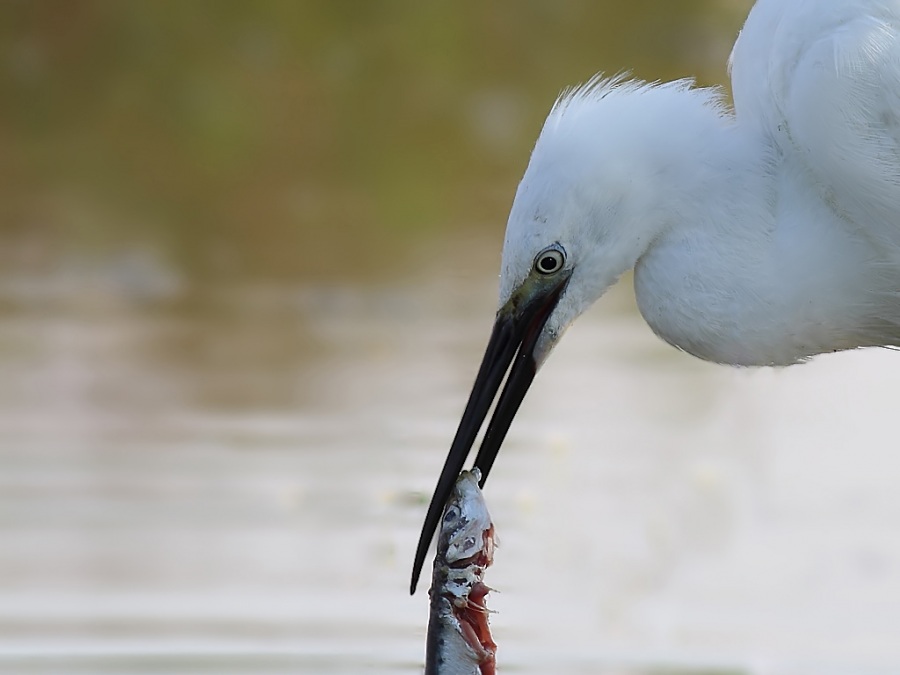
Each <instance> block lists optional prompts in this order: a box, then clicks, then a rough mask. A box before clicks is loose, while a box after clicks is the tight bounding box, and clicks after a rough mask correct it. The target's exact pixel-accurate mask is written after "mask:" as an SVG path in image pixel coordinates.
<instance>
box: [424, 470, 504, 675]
mask: <svg viewBox="0 0 900 675" xmlns="http://www.w3.org/2000/svg"><path fill="white" fill-rule="evenodd" d="M479 480H481V472H480V471H479V470H478V469H474V470H472V471H463V472H462V473H461V474H460V476H459V478H458V479H457V481H456V484H455V485H454V487H453V492H452V494H451V495H450V499H449V500H448V501H447V505H446V506H445V507H444V513H443V516H442V518H441V523H440V529H439V531H438V540H437V553H436V555H435V558H434V571H433V573H432V581H431V589H430V590H429V592H428V594H429V596H430V597H431V608H430V614H429V619H428V637H427V640H426V647H425V675H495V673H496V661H495V654H496V650H497V645H496V644H495V643H494V641H493V639H492V638H491V632H490V626H489V625H488V610H487V607H486V606H485V604H484V600H485V596H486V595H487V594H488V592H489V591H490V590H491V589H490V588H488V587H487V586H486V585H485V584H484V581H483V579H484V571H485V569H487V568H488V567H489V566H490V565H491V563H492V562H493V558H494V525H493V523H492V522H491V516H490V514H489V513H488V510H487V505H486V504H485V502H484V497H483V496H482V494H481V490H480V489H479V487H478V482H479Z"/></svg>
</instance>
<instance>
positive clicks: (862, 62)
mask: <svg viewBox="0 0 900 675" xmlns="http://www.w3.org/2000/svg"><path fill="white" fill-rule="evenodd" d="M730 65H731V79H732V89H733V95H734V109H733V110H731V109H729V108H728V106H727V105H726V104H725V103H724V102H723V100H722V96H721V94H720V92H719V91H717V90H714V89H703V88H696V87H694V86H692V83H691V82H687V81H679V82H671V83H667V84H658V83H654V84H648V83H644V82H631V81H625V80H623V79H620V78H613V79H603V78H597V79H594V80H592V81H590V82H588V83H587V84H585V85H583V86H581V87H578V88H576V89H574V90H571V91H569V92H567V93H565V94H563V96H562V97H561V98H560V99H559V100H557V102H556V104H555V105H554V106H553V108H552V110H551V111H550V114H549V116H548V118H547V121H546V122H545V124H544V127H543V130H542V131H541V134H540V137H539V138H538V140H537V143H536V145H535V148H534V151H533V153H532V156H531V161H530V163H529V165H528V168H527V170H526V171H525V175H524V177H523V178H522V181H521V183H520V184H519V188H518V191H517V193H516V196H515V201H514V203H513V206H512V210H511V213H510V216H509V222H508V225H507V230H506V240H505V243H504V246H503V259H502V271H501V279H500V303H499V304H500V309H499V310H498V312H497V317H496V323H495V325H494V331H493V333H492V335H491V338H490V342H489V344H488V347H487V351H486V353H485V356H484V360H483V362H482V365H481V369H480V371H479V373H478V376H477V379H476V381H475V384H474V387H473V390H472V394H471V396H470V398H469V402H468V405H467V407H466V410H465V412H464V414H463V417H462V421H461V422H460V425H459V429H458V431H457V434H456V437H455V438H454V440H453V444H452V446H451V449H450V453H449V456H448V457H447V461H446V463H445V465H444V468H443V472H442V474H441V477H440V480H439V481H438V485H437V488H436V491H435V494H434V497H433V499H432V502H431V505H430V507H429V510H428V515H427V516H426V520H425V525H424V528H423V530H422V536H421V538H420V541H419V547H418V551H417V554H416V562H415V567H414V571H413V578H412V589H413V590H414V588H415V585H416V580H417V578H418V573H419V570H420V568H421V564H422V561H423V559H424V556H425V551H426V549H427V546H428V543H429V541H430V539H431V536H432V533H433V532H434V529H435V526H436V522H437V519H438V518H439V517H440V513H441V509H442V507H443V504H444V502H445V501H446V498H447V495H448V494H449V491H450V490H451V488H452V486H453V483H454V481H455V479H456V477H457V475H458V474H459V472H460V470H461V468H462V465H463V463H464V461H465V458H466V456H467V455H468V452H469V450H470V448H471V446H472V443H473V442H474V439H475V436H476V435H477V433H478V430H479V428H480V427H481V424H482V422H483V421H484V418H485V417H486V415H487V412H488V409H489V408H490V405H491V403H492V401H493V400H494V397H495V396H496V393H497V391H498V389H499V387H500V383H501V381H502V379H503V377H504V375H505V374H506V372H507V370H509V376H508V377H507V382H506V385H505V386H504V389H503V392H502V393H501V395H500V398H499V400H498V402H497V406H496V408H495V411H494V415H493V417H492V418H491V421H490V423H489V424H488V428H487V432H486V433H485V438H484V441H483V443H482V445H481V448H480V450H479V452H478V456H477V457H476V459H475V466H476V467H477V468H478V469H480V470H481V472H482V475H483V479H482V481H483V480H484V479H486V478H487V475H488V473H489V471H490V469H491V465H492V464H493V461H494V458H495V457H496V454H497V452H498V450H499V448H500V444H501V443H502V441H503V438H504V436H505V435H506V431H507V429H508V428H509V425H510V423H511V422H512V419H513V416H514V415H515V413H516V410H517V409H518V407H519V404H520V403H521V401H522V398H523V397H524V395H525V392H526V391H527V389H528V387H529V385H530V383H531V381H532V379H533V377H534V374H535V372H536V371H537V369H538V368H539V367H540V365H541V364H542V363H543V362H544V360H545V358H546V357H547V355H548V353H549V352H550V350H551V349H552V348H553V346H554V345H555V344H556V342H557V341H558V340H559V338H560V336H561V335H562V333H563V331H564V330H565V329H566V327H567V326H568V325H569V324H570V323H571V322H572V321H574V320H575V318H576V317H578V316H579V315H580V314H581V313H582V312H583V311H584V310H585V309H587V307H589V306H590V305H591V304H592V303H593V302H594V301H595V300H597V299H598V298H599V297H600V296H601V295H603V293H604V292H605V291H606V290H607V289H608V288H609V287H610V286H611V285H612V284H613V283H615V281H616V280H617V279H618V278H619V277H620V276H621V275H622V274H623V273H624V272H626V271H628V270H630V269H634V287H635V294H636V297H637V302H638V306H639V308H640V311H641V314H642V315H643V317H644V319H646V321H647V323H649V324H650V327H651V328H652V329H653V331H654V332H655V333H656V334H657V335H658V336H660V337H661V338H662V339H664V340H666V341H667V342H669V343H671V344H672V345H674V346H676V347H678V348H680V349H682V350H684V351H686V352H690V353H691V354H694V355H696V356H698V357H700V358H703V359H707V360H710V361H715V362H719V363H724V364H733V365H742V366H775V365H790V364H793V363H797V362H799V361H803V360H804V359H807V358H809V357H811V356H813V355H815V354H820V353H823V352H834V351H840V350H844V349H853V348H857V347H866V346H877V345H880V346H891V345H898V344H900V0H758V2H757V3H756V4H755V6H754V7H753V9H752V10H751V11H750V15H749V17H748V18H747V21H746V23H745V25H744V28H743V30H742V31H741V33H740V35H739V37H738V40H737V42H736V44H735V46H734V50H733V52H732V55H731V64H730ZM510 364H512V365H511V368H510Z"/></svg>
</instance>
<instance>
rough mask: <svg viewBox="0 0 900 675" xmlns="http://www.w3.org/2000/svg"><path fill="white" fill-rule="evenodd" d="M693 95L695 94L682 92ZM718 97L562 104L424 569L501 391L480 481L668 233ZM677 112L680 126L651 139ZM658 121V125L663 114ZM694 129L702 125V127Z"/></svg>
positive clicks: (536, 174) (544, 140)
mask: <svg viewBox="0 0 900 675" xmlns="http://www.w3.org/2000/svg"><path fill="white" fill-rule="evenodd" d="M685 94H688V95H685ZM717 106H718V99H717V96H716V95H715V93H713V92H710V91H709V90H697V89H691V88H690V83H689V82H674V83H669V84H665V85H649V84H646V83H640V82H626V81H623V80H621V79H618V78H614V79H612V80H603V79H595V80H592V81H591V82H589V83H588V84H586V85H584V86H582V87H579V88H577V89H575V90H573V91H571V92H568V93H565V94H563V96H562V97H561V98H560V99H559V100H558V101H557V102H556V104H555V105H554V106H553V109H552V110H551V112H550V115H549V116H548V118H547V121H546V122H545V124H544V127H543V130H542V131H541V135H540V137H539V138H538V141H537V143H536V145H535V147H534V151H533V152H532V155H531V161H530V162H529V165H528V168H527V170H526V171H525V175H524V176H523V178H522V181H521V183H520V184H519V188H518V191H517V193H516V196H515V200H514V202H513V206H512V210H511V212H510V215H509V221H508V223H507V229H506V239H505V242H504V245H503V260H502V269H501V275H500V302H499V309H498V311H497V316H496V321H495V323H494V329H493V332H492V334H491V338H490V340H489V342H488V346H487V350H486V352H485V355H484V359H483V361H482V364H481V368H480V370H479V372H478V376H477V378H476V380H475V384H474V386H473V388H472V393H471V395H470V397H469V401H468V404H467V406H466V409H465V412H464V413H463V417H462V420H461V421H460V425H459V428H458V430H457V433H456V437H455V438H454V439H453V443H452V445H451V448H450V453H449V455H448V457H447V461H446V463H445V464H444V468H443V471H442V473H441V477H440V479H439V481H438V485H437V488H436V489H435V494H434V497H433V498H432V501H431V504H430V505H429V509H428V514H427V516H426V519H425V525H424V528H423V530H422V536H421V538H420V540H419V547H418V550H417V553H416V563H415V567H414V571H413V584H412V586H413V589H414V588H415V584H416V581H417V578H418V570H419V569H420V567H421V564H422V562H423V561H424V556H425V552H426V550H427V547H428V543H429V541H430V539H431V536H432V534H433V532H434V530H435V528H436V526H437V521H438V519H439V518H440V514H441V511H442V510H443V506H444V503H445V501H446V499H447V497H448V496H449V494H450V491H451V489H452V487H453V484H454V482H455V481H456V478H457V476H458V475H459V472H460V470H461V469H462V466H463V464H464V462H465V459H466V456H467V455H468V453H469V450H470V448H471V447H472V443H473V442H474V440H475V437H476V436H477V434H478V431H479V429H480V428H481V425H482V423H483V421H484V419H485V417H486V416H487V412H488V410H489V408H490V406H491V404H492V403H493V401H494V398H495V396H496V394H497V391H498V390H499V389H500V384H501V382H502V381H503V378H504V375H507V371H509V374H508V376H507V377H506V384H505V386H504V387H503V391H502V392H501V393H500V397H499V399H498V400H497V404H496V407H495V409H494V414H493V416H492V417H491V420H490V422H489V423H488V428H487V431H486V432H485V436H484V440H483V441H482V444H481V448H480V449H479V451H478V455H477V457H476V459H475V467H477V468H478V469H479V470H480V471H481V475H482V479H481V482H482V485H483V484H484V481H485V480H486V479H487V476H488V474H489V472H490V469H491V466H492V464H493V462H494V458H495V457H496V455H497V452H498V450H499V448H500V444H501V443H502V442H503V439H504V437H505V436H506V432H507V430H508V429H509V426H510V424H511V422H512V420H513V417H514V416H515V414H516V411H517V410H518V408H519V405H520V404H521V402H522V399H523V398H524V396H525V393H526V391H527V390H528V387H529V386H530V384H531V382H532V380H533V378H534V376H535V374H536V372H537V370H538V368H540V366H541V364H542V363H543V362H544V360H545V359H546V357H547V355H548V354H549V353H550V351H551V350H552V349H553V347H554V346H555V345H556V343H557V342H558V340H559V338H560V336H561V335H562V334H563V332H564V331H565V329H566V328H567V327H568V326H569V325H570V324H571V323H572V322H573V321H574V320H575V319H576V318H577V317H578V316H579V315H580V314H581V313H582V312H583V311H584V310H585V309H587V308H588V307H589V306H590V305H591V304H593V302H594V301H596V300H597V299H598V298H599V297H600V296H601V295H602V294H603V293H604V292H605V291H606V290H607V289H608V288H609V287H610V286H611V285H613V284H614V283H615V282H616V280H617V279H618V278H619V277H620V276H621V275H622V274H623V273H624V272H626V271H627V270H629V269H631V268H632V267H634V265H635V263H636V262H637V260H638V259H639V258H640V256H641V255H642V254H643V253H644V252H646V251H647V249H648V248H649V247H650V246H651V244H652V243H653V241H654V240H655V239H656V238H657V237H658V236H659V235H660V234H661V233H662V232H663V231H664V229H665V227H666V224H667V223H668V222H669V219H670V218H671V213H672V210H673V208H674V209H675V210H677V202H678V200H679V199H682V200H683V199H684V196H683V195H680V196H679V195H677V194H674V191H673V192H670V188H668V187H667V186H668V185H669V184H675V183H676V182H677V181H673V180H669V179H670V178H671V177H672V173H673V172H675V171H677V170H678V167H679V166H680V162H679V161H677V159H676V158H678V157H683V156H684V153H685V151H686V150H688V148H685V147H684V143H685V139H690V138H691V135H692V134H694V133H699V132H698V131H697V130H695V129H692V128H691V125H692V120H694V118H695V117H697V115H695V114H694V112H692V111H691V109H693V110H694V111H695V110H696V109H698V108H699V109H703V108H705V109H706V111H705V114H704V115H701V116H700V117H708V114H709V112H710V111H712V112H713V113H715V112H716V108H717ZM668 113H671V114H672V115H673V117H674V118H677V120H678V124H679V125H681V126H680V128H679V130H678V131H676V132H675V133H672V134H667V133H659V132H657V133H653V134H649V135H652V140H651V139H650V138H648V136H649V135H648V133H647V132H648V130H653V129H659V128H660V125H661V123H663V122H665V121H666V119H667V117H666V115H667V114H668ZM661 114H662V118H661V117H660V115H661ZM697 124H698V129H699V128H700V126H701V124H700V123H699V122H698V123H697Z"/></svg>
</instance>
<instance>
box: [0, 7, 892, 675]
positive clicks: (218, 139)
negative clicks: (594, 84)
mask: <svg viewBox="0 0 900 675" xmlns="http://www.w3.org/2000/svg"><path fill="white" fill-rule="evenodd" d="M747 4H748V3H746V2H726V1H724V0H723V1H721V2H713V1H712V0H710V1H708V2H684V3H656V2H649V0H647V1H644V0H641V1H640V2H633V3H628V4H625V3H611V2H579V1H576V0H571V1H569V2H565V3H544V2H528V3H511V2H509V3H499V4H496V3H495V4H492V5H491V7H490V8H488V9H485V8H484V7H482V6H481V5H480V4H478V3H468V4H466V3H463V4H459V3H452V4H451V3H428V4H427V5H421V6H419V5H416V6H413V5H411V4H407V3H399V2H386V3H370V4H366V5H359V4H357V3H347V2H329V3H288V2H264V3H253V4H252V6H251V5H249V4H245V3H202V2H191V3H180V2H179V3H176V2H156V3H114V2H62V1H59V2H42V3H28V2H9V3H6V4H4V5H3V7H2V8H0V70H2V72H0V238H2V240H3V242H4V243H3V246H0V264H2V270H3V272H2V274H0V376H2V381H3V386H2V387H0V541H2V542H3V545H2V546H0V671H2V672H9V673H17V674H19V673H126V672H135V673H136V672H140V673H154V672H158V673H163V672H164V673H177V672H185V673H186V672H216V673H288V672H290V673H358V672H362V671H365V672H375V673H378V672H383V673H413V672H416V671H417V669H418V668H419V664H420V663H421V659H422V652H423V649H424V633H425V604H426V598H425V596H424V594H421V592H420V595H418V596H416V597H414V598H408V597H407V596H406V592H405V589H406V584H407V581H408V574H409V566H410V563H411V557H412V551H413V546H414V543H415V539H416V536H417V533H418V528H419V526H420V524H421V518H422V516H423V512H424V500H425V499H427V496H428V495H429V494H430V491H431V489H432V487H433V481H434V480H435V478H436V476H437V472H438V469H439V467H440V464H441V462H442V460H443V455H444V452H445V450H446V447H447V443H448V440H449V439H450V438H451V436H452V433H453V431H454V429H455V425H456V422H457V419H458V414H459V412H460V409H461V406H462V404H463V401H464V398H465V396H466V394H467V390H468V387H469V385H470V383H471V378H472V377H473V374H474V369H475V367H476V366H477V363H478V358H479V357H480V351H481V349H482V347H483V341H484V340H485V339H486V337H487V330H488V327H489V324H490V321H491V318H492V313H493V310H494V293H495V288H494V286H495V274H496V270H495V265H496V259H497V257H498V251H499V245H500V239H501V233H502V227H503V222H504V220H505V210H506V208H507V207H508V204H509V201H510V199H511V195H512V192H513V189H514V187H515V183H516V180H517V179H518V174H519V172H520V171H521V169H522V167H523V165H524V162H525V160H526V157H527V153H528V149H529V146H530V144H531V142H532V141H533V137H534V135H535V133H536V131H537V129H538V128H539V124H540V121H541V117H542V116H543V114H544V112H545V111H546V109H547V107H548V106H549V104H550V102H551V101H552V99H553V97H554V96H555V94H556V93H557V91H558V90H559V88H560V87H561V86H563V85H564V84H567V83H571V82H574V81H577V80H578V79H583V78H585V77H587V76H589V75H590V74H591V73H592V72H593V71H594V70H599V69H605V70H607V71H610V72H612V71H617V70H620V69H621V68H623V67H626V66H630V67H632V68H633V69H634V70H635V72H636V73H637V74H639V75H643V76H647V77H651V78H657V77H660V78H667V77H673V76H679V75H687V74H691V73H697V74H699V75H700V77H701V78H702V79H703V80H704V81H721V80H722V79H723V78H724V59H725V55H726V54H727V50H728V47H729V45H730V42H731V40H732V39H733V36H734V33H735V31H736V29H737V26H738V25H739V22H740V19H741V16H742V14H743V12H744V11H745V10H746V6H747ZM898 369H900V362H898V361H897V360H896V359H895V358H893V355H891V354H888V353H878V352H869V353H860V354H851V355H843V356H838V357H830V358H827V359H821V360H819V361H816V362H815V363H813V364H811V365H808V366H804V367H802V368H797V369H791V370H789V371H787V372H732V371H728V370H723V369H718V368H715V367H712V366H707V365H704V364H700V363H695V362H694V361H692V360H691V359H689V358H688V357H686V356H683V355H681V354H678V353H677V352H674V351H672V350H670V349H668V348H666V347H664V346H663V345H660V344H659V343H658V342H657V341H656V340H655V339H654V338H653V337H652V336H651V335H650V333H649V330H648V329H647V328H646V327H644V326H643V325H642V324H641V322H640V320H639V319H638V318H637V317H636V316H635V314H634V311H633V307H632V303H631V300H630V288H628V286H627V285H625V286H624V287H623V288H620V289H617V290H616V291H615V292H614V293H613V294H612V295H611V297H609V298H607V299H606V300H605V301H604V303H603V304H602V306H601V307H599V308H598V310H597V311H595V312H593V313H591V314H590V315H589V316H587V317H585V319H584V320H582V321H581V322H580V323H579V325H578V326H577V327H576V328H575V329H573V330H572V331H571V332H570V335H568V336H567V337H566V340H565V341H564V342H563V344H562V346H561V347H560V348H559V351H558V353H556V354H554V356H553V358H552V360H551V362H550V365H549V366H548V368H547V369H546V371H545V372H543V373H542V374H541V376H540V379H539V383H538V384H537V385H536V388H535V390H534V392H533V393H532V394H531V395H530V396H529V399H528V400H527V401H526V403H525V404H524V407H523V410H522V412H521V414H520V419H519V420H518V421H517V423H516V425H515V426H514V428H513V430H512V431H511V433H510V437H509V440H508V442H507V447H506V448H505V451H504V453H503V454H502V456H501V458H500V460H499V464H498V469H497V471H496V473H495V475H494V477H493V478H492V484H491V486H490V488H489V490H488V495H487V496H488V500H489V503H490V505H491V507H492V511H493V514H494V517H495V521H496V523H497V527H498V530H499V532H500V538H501V543H502V547H501V549H500V550H499V552H498V555H497V564H496V566H495V567H494V568H493V569H492V570H491V578H490V582H491V583H492V585H494V586H496V587H497V588H499V589H502V591H503V593H500V594H497V595H496V596H495V598H494V599H493V602H492V606H493V607H495V608H497V609H498V610H499V611H500V614H498V615H497V617H496V618H495V620H494V627H495V635H496V637H497V640H498V643H499V644H500V663H501V666H502V667H503V669H504V670H508V671H509V672H521V673H551V672H566V673H605V674H606V675H612V674H613V673H615V674H617V675H621V674H623V673H629V674H631V673H649V672H653V673H658V672H689V673H712V672H716V673H721V672H746V673H765V674H766V675H775V674H778V675H789V674H790V675H795V674H796V675H799V674H801V673H804V674H805V673H816V674H817V675H821V674H823V673H825V674H827V673H853V674H854V675H859V674H865V673H895V672H898V670H900V648H898V646H897V641H896V635H897V634H898V631H900V543H898V541H900V540H898V539H897V537H896V536H895V533H896V531H897V529H898V524H900V501H898V499H897V496H896V488H895V485H896V478H897V476H900V466H898V464H900V457H898V455H897V453H896V452H894V451H893V447H892V446H893V443H892V438H893V436H894V429H893V425H892V420H893V414H892V413H893V410H892V407H891V406H892V396H891V395H890V392H891V391H892V389H893V388H894V384H893V383H895V382H896V381H897V375H898V373H897V372H896V371H897V370H898ZM548 617H549V618H548Z"/></svg>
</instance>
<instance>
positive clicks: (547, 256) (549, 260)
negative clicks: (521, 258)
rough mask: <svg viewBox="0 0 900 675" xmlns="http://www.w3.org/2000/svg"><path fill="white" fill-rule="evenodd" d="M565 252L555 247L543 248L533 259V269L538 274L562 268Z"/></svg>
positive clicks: (549, 272)
mask: <svg viewBox="0 0 900 675" xmlns="http://www.w3.org/2000/svg"><path fill="white" fill-rule="evenodd" d="M565 262H566V254H565V253H563V251H562V250H561V249H560V248H559V247H557V246H552V247H550V248H545V249H544V250H543V251H541V252H540V253H538V254H537V257H535V259H534V269H535V270H536V271H537V272H538V273H540V274H554V273H555V272H559V271H560V270H561V269H562V266H563V265H564V264H565Z"/></svg>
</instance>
